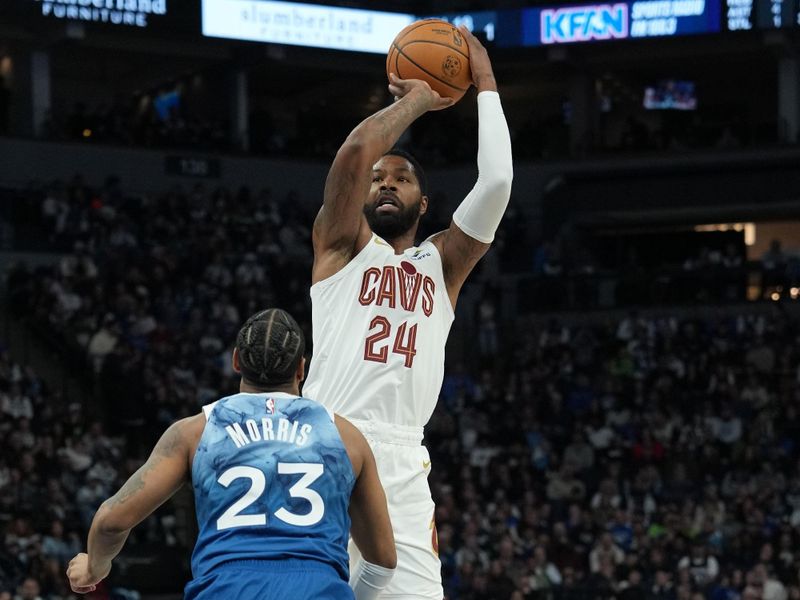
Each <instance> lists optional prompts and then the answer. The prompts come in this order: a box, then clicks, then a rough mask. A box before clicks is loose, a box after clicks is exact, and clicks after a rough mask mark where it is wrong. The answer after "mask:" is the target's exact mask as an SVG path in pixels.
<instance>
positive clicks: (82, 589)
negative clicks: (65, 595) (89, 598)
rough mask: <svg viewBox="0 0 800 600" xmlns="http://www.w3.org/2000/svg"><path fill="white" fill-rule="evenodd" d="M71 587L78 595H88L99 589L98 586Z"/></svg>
mask: <svg viewBox="0 0 800 600" xmlns="http://www.w3.org/2000/svg"><path fill="white" fill-rule="evenodd" d="M70 587H71V588H72V591H73V592H75V593H76V594H88V593H89V592H93V591H95V590H96V589H97V586H96V585H71V586H70Z"/></svg>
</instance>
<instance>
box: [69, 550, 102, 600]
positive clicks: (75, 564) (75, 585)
mask: <svg viewBox="0 0 800 600" xmlns="http://www.w3.org/2000/svg"><path fill="white" fill-rule="evenodd" d="M110 571H111V565H109V566H108V569H107V570H106V572H105V573H97V574H95V573H90V572H89V555H88V554H86V553H85V552H81V553H80V554H78V555H76V556H75V558H73V559H72V560H71V561H69V566H68V567H67V577H68V578H69V587H71V588H72V591H73V592H75V593H76V594H88V593H89V592H93V591H94V590H95V589H96V588H97V584H98V583H100V582H101V581H102V580H103V579H105V578H106V576H107V575H108V573H109V572H110Z"/></svg>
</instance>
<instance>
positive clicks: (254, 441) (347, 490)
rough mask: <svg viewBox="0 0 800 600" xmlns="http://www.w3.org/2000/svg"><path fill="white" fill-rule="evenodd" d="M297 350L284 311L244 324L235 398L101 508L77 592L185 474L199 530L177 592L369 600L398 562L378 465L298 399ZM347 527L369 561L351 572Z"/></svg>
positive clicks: (171, 441)
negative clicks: (187, 577) (182, 588)
mask: <svg viewBox="0 0 800 600" xmlns="http://www.w3.org/2000/svg"><path fill="white" fill-rule="evenodd" d="M304 348H305V343H304V340H303V334H302V331H301V330H300V328H299V326H298V325H297V323H296V322H295V321H294V319H292V317H291V316H290V315H289V314H288V313H286V312H284V311H282V310H280V309H270V310H265V311H262V312H260V313H258V314H256V315H253V316H252V317H250V319H248V320H247V322H246V323H245V324H244V326H243V327H242V329H241V330H240V331H239V335H238V337H237V341H236V348H235V350H234V352H233V368H234V370H235V371H236V372H237V373H240V374H241V375H242V379H241V383H240V386H239V390H240V393H238V394H236V395H233V396H228V397H227V398H223V399H221V400H219V401H217V402H215V403H213V404H211V405H208V406H205V407H203V412H202V413H200V414H198V415H196V416H194V417H189V418H186V419H182V420H180V421H178V422H177V423H175V424H173V425H172V426H171V427H170V428H169V429H167V431H166V432H165V433H164V435H163V436H162V437H161V439H160V440H159V442H158V443H157V444H156V446H155V448H154V450H153V452H152V454H151V455H150V458H149V459H148V460H147V462H146V463H145V464H144V465H143V466H142V467H141V468H140V469H139V470H138V471H137V472H136V473H135V474H134V475H133V476H132V477H131V478H130V479H129V480H128V481H127V483H125V485H123V486H122V488H121V489H120V490H119V491H118V492H117V493H116V494H115V495H114V496H113V497H111V498H110V499H109V500H106V501H105V502H104V503H103V504H102V506H101V507H100V508H99V510H98V511H97V514H96V515H95V517H94V520H93V522H92V526H91V529H90V531H89V542H88V553H85V554H79V555H77V556H76V557H75V558H74V559H73V560H72V561H71V562H70V564H69V568H68V570H67V575H68V577H69V580H70V585H71V587H72V590H73V591H75V592H78V593H87V592H90V591H92V590H94V589H95V586H96V585H97V583H98V582H99V581H100V580H102V579H103V578H105V577H106V576H107V575H108V573H109V571H110V570H111V561H112V560H113V558H114V557H115V556H116V555H117V554H118V553H119V552H120V550H121V549H122V546H123V545H124V543H125V540H126V539H127V537H128V534H129V533H130V531H131V529H132V528H133V527H134V526H136V525H137V524H138V523H140V522H141V521H142V520H143V519H144V518H145V517H147V516H148V515H149V514H151V513H152V512H153V511H154V510H155V509H156V508H158V507H159V506H160V505H161V504H162V503H164V502H165V501H166V500H167V499H168V498H170V497H171V496H172V495H173V494H174V493H175V492H176V491H177V490H178V488H180V487H181V485H183V483H184V482H185V481H187V480H188V479H191V482H192V486H193V488H194V494H195V505H196V510H197V521H198V525H199V535H198V538H197V543H196V545H195V548H194V553H193V555H192V575H193V579H192V580H191V581H190V582H189V583H188V584H187V586H186V590H185V598H187V599H190V600H194V599H197V600H207V599H208V600H211V599H215V600H218V599H221V598H242V599H248V600H261V599H264V600H266V599H270V600H305V599H315V600H320V599H327V600H341V599H346V598H354V597H355V598H356V600H369V599H373V598H377V596H378V594H379V593H380V591H381V590H382V589H384V588H385V587H386V585H387V583H388V582H389V580H390V579H391V577H392V574H393V571H394V567H395V563H396V560H397V556H396V553H395V544H394V538H393V536H392V526H391V522H390V521H389V514H388V511H387V507H386V497H385V495H384V492H383V488H382V486H381V484H380V481H379V479H378V475H377V468H376V465H375V459H374V457H373V455H372V452H371V451H370V448H369V445H368V444H367V442H366V440H365V439H364V437H363V436H362V435H361V434H360V433H359V432H358V430H357V429H356V428H355V427H353V425H351V424H350V423H349V422H347V421H346V420H344V419H342V418H341V417H339V416H336V415H334V414H333V412H331V411H329V410H327V409H325V408H324V407H323V406H322V405H320V404H318V403H317V402H314V401H311V400H307V399H305V398H302V397H300V396H299V392H298V389H299V385H300V382H301V381H302V378H303V372H304V363H305V359H304V358H303V351H304ZM348 533H349V534H350V535H352V538H353V539H354V540H355V542H356V543H357V544H358V547H359V549H360V550H361V552H362V554H363V555H364V557H365V558H366V559H367V561H368V562H367V563H365V564H364V565H363V566H360V567H359V569H358V570H354V572H353V573H352V576H351V577H349V574H348V556H347V541H348ZM348 581H349V582H350V583H349V584H348ZM351 586H352V589H351Z"/></svg>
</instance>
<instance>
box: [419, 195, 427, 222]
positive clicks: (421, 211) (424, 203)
mask: <svg viewBox="0 0 800 600" xmlns="http://www.w3.org/2000/svg"><path fill="white" fill-rule="evenodd" d="M426 212H428V197H427V196H423V197H422V198H420V200H419V216H420V217H421V216H422V215H424V214H425V213H426Z"/></svg>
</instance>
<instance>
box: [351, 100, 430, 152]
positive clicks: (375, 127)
mask: <svg viewBox="0 0 800 600" xmlns="http://www.w3.org/2000/svg"><path fill="white" fill-rule="evenodd" d="M430 108H431V106H430V96H427V95H425V94H421V93H417V92H414V91H412V92H410V93H409V94H407V95H406V96H403V97H402V98H401V99H400V100H398V101H396V102H394V103H393V104H392V105H390V106H387V107H386V108H384V109H383V110H380V111H378V112H377V113H375V114H374V115H372V116H371V117H368V118H367V119H365V120H364V121H362V122H361V123H360V124H359V125H358V126H357V127H356V128H355V129H354V130H353V131H352V133H350V135H349V136H348V138H347V141H346V142H345V144H348V143H349V144H352V145H355V146H357V147H359V148H360V149H361V150H362V151H363V152H364V153H365V154H367V155H368V156H369V157H370V166H371V165H372V164H373V163H374V162H376V161H377V160H378V159H379V158H380V157H381V156H383V155H384V154H385V153H386V152H388V151H389V150H391V148H392V147H393V146H394V145H395V143H396V142H397V140H398V139H400V136H401V135H403V132H404V131H405V130H406V129H408V128H409V126H410V125H411V124H412V123H413V122H414V121H416V120H417V119H418V118H419V117H421V116H422V115H424V114H425V113H426V112H428V110H430Z"/></svg>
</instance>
